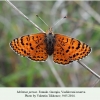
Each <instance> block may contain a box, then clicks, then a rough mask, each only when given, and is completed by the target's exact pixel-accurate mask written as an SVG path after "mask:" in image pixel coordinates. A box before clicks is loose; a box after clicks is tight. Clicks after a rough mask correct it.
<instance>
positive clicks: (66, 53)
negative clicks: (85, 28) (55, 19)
mask: <svg viewBox="0 0 100 100" xmlns="http://www.w3.org/2000/svg"><path fill="white" fill-rule="evenodd" d="M90 52H91V48H90V47H89V46H88V45H87V44H85V43H83V42H81V41H79V40H77V39H74V38H71V37H68V36H65V35H61V34H55V45H54V53H53V60H54V62H56V63H59V64H69V63H70V62H72V61H75V60H79V59H82V58H84V57H85V56H87V55H88V54H89V53H90Z"/></svg>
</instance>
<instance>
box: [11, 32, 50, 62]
mask: <svg viewBox="0 0 100 100" xmlns="http://www.w3.org/2000/svg"><path fill="white" fill-rule="evenodd" d="M45 36H46V34H45V33H37V34H31V35H26V36H22V37H20V38H16V39H14V40H13V41H11V43H10V46H11V47H12V49H13V50H14V51H15V52H16V53H17V54H20V55H22V56H26V57H28V58H30V59H31V60H35V61H44V60H46V59H47V57H48V54H47V52H46V44H45V41H44V40H45Z"/></svg>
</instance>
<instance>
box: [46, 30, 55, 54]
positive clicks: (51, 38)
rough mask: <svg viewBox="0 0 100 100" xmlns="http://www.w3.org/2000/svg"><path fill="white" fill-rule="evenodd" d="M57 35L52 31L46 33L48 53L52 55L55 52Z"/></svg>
mask: <svg viewBox="0 0 100 100" xmlns="http://www.w3.org/2000/svg"><path fill="white" fill-rule="evenodd" d="M55 42H56V41H55V36H54V34H53V33H52V32H49V33H48V34H47V35H46V38H45V43H46V51H47V54H48V55H52V54H53V52H54V45H55Z"/></svg>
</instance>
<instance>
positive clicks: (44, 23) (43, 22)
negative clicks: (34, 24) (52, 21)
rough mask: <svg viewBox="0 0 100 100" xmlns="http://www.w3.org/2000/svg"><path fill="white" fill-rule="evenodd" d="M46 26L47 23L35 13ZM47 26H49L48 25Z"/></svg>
mask: <svg viewBox="0 0 100 100" xmlns="http://www.w3.org/2000/svg"><path fill="white" fill-rule="evenodd" d="M36 16H37V17H38V18H39V19H40V20H41V21H42V22H43V23H44V24H45V25H46V26H48V25H47V23H46V22H45V21H44V20H43V19H42V18H41V17H40V16H39V15H36ZM48 27H49V26H48Z"/></svg>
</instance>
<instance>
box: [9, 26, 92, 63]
mask: <svg viewBox="0 0 100 100" xmlns="http://www.w3.org/2000/svg"><path fill="white" fill-rule="evenodd" d="M10 46H11V48H12V49H13V50H14V51H15V52H16V53H18V54H20V55H22V56H25V57H28V58H30V59H31V60H34V61H45V60H46V59H47V58H48V56H51V55H52V56H53V61H54V62H55V63H58V64H63V65H65V64H69V63H71V62H73V61H76V60H80V59H82V58H84V57H85V56H87V55H88V54H89V53H90V52H91V48H90V47H89V46H88V45H87V44H85V43H83V42H81V41H79V40H77V39H74V38H71V37H68V36H65V35H62V34H54V33H53V31H52V28H49V30H48V31H47V32H46V33H37V34H30V35H25V36H22V37H20V38H16V39H14V40H12V41H11V43H10Z"/></svg>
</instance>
